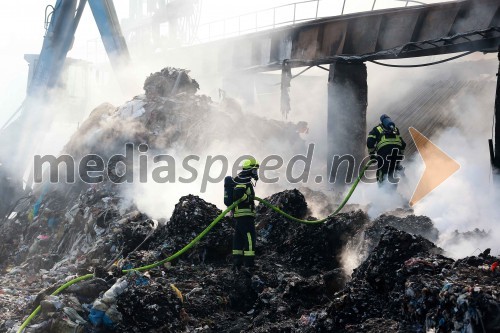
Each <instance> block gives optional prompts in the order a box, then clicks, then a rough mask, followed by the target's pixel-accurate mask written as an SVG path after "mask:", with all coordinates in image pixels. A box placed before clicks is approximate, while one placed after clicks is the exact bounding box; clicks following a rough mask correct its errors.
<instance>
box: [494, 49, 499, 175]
mask: <svg viewBox="0 0 500 333" xmlns="http://www.w3.org/2000/svg"><path fill="white" fill-rule="evenodd" d="M498 62H499V63H498V73H497V93H496V96H495V119H496V121H495V160H494V162H493V164H494V165H495V167H497V168H500V47H499V48H498Z"/></svg>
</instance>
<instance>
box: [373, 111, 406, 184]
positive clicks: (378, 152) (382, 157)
mask: <svg viewBox="0 0 500 333" xmlns="http://www.w3.org/2000/svg"><path fill="white" fill-rule="evenodd" d="M366 146H367V147H368V153H370V158H371V159H372V160H376V161H377V163H378V168H377V180H378V182H379V184H380V183H382V182H383V181H384V180H385V179H386V177H388V176H389V177H394V174H395V171H396V170H398V171H402V170H403V167H402V165H401V163H400V162H401V161H402V159H403V158H404V151H405V148H406V142H405V141H404V140H403V138H402V137H401V133H400V132H399V129H398V128H397V127H396V125H395V124H394V122H393V121H392V120H391V118H390V117H389V116H388V115H386V114H383V115H382V116H381V117H380V124H378V125H377V126H376V127H374V128H373V129H372V130H371V131H370V133H369V134H368V138H367V140H366ZM390 180H391V182H392V179H390Z"/></svg>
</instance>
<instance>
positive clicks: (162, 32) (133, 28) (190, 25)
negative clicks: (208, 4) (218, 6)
mask: <svg viewBox="0 0 500 333" xmlns="http://www.w3.org/2000/svg"><path fill="white" fill-rule="evenodd" d="M201 7H202V0H154V1H152V0H129V17H128V18H126V19H124V20H122V22H121V23H122V28H123V31H124V34H125V37H126V38H127V42H128V44H129V46H130V47H134V46H135V44H139V47H144V45H143V43H144V41H147V43H150V45H149V46H150V47H161V46H164V45H165V46H170V47H172V46H180V45H190V44H192V43H193V40H194V39H195V38H196V35H197V33H198V26H199V23H200V17H201Z"/></svg>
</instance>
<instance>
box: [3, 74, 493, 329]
mask: <svg viewBox="0 0 500 333" xmlns="http://www.w3.org/2000/svg"><path fill="white" fill-rule="evenodd" d="M197 89H198V84H197V83H196V81H194V80H193V79H191V78H190V77H189V76H188V75H187V71H183V70H179V69H172V68H167V69H164V70H162V71H161V72H159V73H155V74H152V76H150V77H149V78H148V79H147V80H146V83H145V91H146V94H145V95H142V96H137V97H136V98H134V100H132V101H130V102H128V103H127V104H125V105H124V106H121V107H119V108H114V107H112V106H111V105H109V104H105V105H102V106H101V107H99V108H98V109H96V110H95V111H94V112H93V113H92V115H91V116H90V118H89V119H88V120H87V121H86V122H85V123H84V124H83V125H82V126H81V127H80V129H79V131H78V132H77V133H76V134H75V135H74V136H73V137H72V139H71V141H70V142H69V143H68V144H67V145H66V148H65V151H66V152H68V153H71V154H72V155H73V156H75V158H78V157H81V156H84V155H85V154H87V153H94V154H102V155H101V156H103V157H106V156H108V157H109V156H110V155H112V154H116V153H121V152H122V150H121V149H123V147H124V145H125V143H127V142H132V143H137V144H140V143H147V144H148V145H149V147H150V148H151V149H159V150H160V149H161V150H162V151H164V152H169V149H174V147H176V148H179V147H182V148H183V149H186V151H192V152H194V151H196V150H199V151H200V150H202V149H203V147H204V146H206V142H212V140H222V141H224V140H226V141H227V140H228V138H229V137H230V136H231V133H225V132H223V131H220V130H216V129H217V128H221V127H220V125H221V122H223V123H224V128H231V127H233V128H238V131H240V132H241V133H240V134H241V137H240V138H238V139H236V140H237V141H238V140H241V142H238V143H235V144H240V143H241V145H242V146H244V142H245V140H250V141H252V144H257V145H262V147H266V144H267V143H268V142H267V141H272V140H278V139H279V140H282V141H283V140H289V142H290V144H291V145H294V144H295V145H301V144H303V141H301V140H300V136H299V135H298V132H297V130H296V127H295V126H294V125H293V124H289V123H282V122H272V121H267V120H265V119H261V118H258V117H255V118H254V119H253V122H252V128H251V129H250V128H246V127H241V126H236V125H238V124H242V123H244V121H241V119H242V118H241V117H243V113H241V111H239V110H235V111H234V112H232V113H230V112H228V111H227V110H226V111H223V112H221V111H220V110H218V109H217V106H216V105H215V104H214V103H212V102H211V101H210V99H209V98H208V97H204V96H198V95H196V91H197ZM270 128H271V129H272V130H270V131H268V132H269V133H271V132H272V133H274V134H275V135H276V137H275V138H268V137H266V136H259V135H257V134H256V133H254V132H253V131H254V130H257V129H258V130H260V129H264V130H266V129H267V130H269V129H270ZM231 139H234V138H233V137H231ZM200 143H201V144H200ZM271 146H272V145H271ZM295 147H297V146H295ZM111 171H112V170H108V172H111ZM112 176H113V174H112ZM114 176H117V175H116V174H115V175H114ZM306 194H307V195H306V197H308V198H316V199H311V202H312V204H313V205H315V206H316V207H315V208H316V209H315V211H316V212H317V211H322V209H323V211H325V212H327V213H330V212H331V210H332V208H335V207H332V206H331V205H330V202H329V201H328V200H327V199H325V197H323V196H322V195H321V194H320V193H315V192H313V191H309V192H306ZM179 197H180V199H179V201H178V203H177V204H176V205H175V209H174V210H173V212H172V215H171V217H170V218H169V219H168V221H167V220H155V219H152V218H151V217H150V216H148V215H147V214H146V213H144V212H141V211H139V210H138V209H137V207H136V206H134V204H133V203H130V202H129V201H128V200H127V198H125V197H124V196H123V192H122V191H121V188H120V186H119V184H115V183H113V182H110V181H108V180H106V181H104V182H102V183H100V184H94V185H88V184H84V183H78V184H74V185H61V184H58V185H42V186H41V187H40V188H38V189H37V190H36V191H35V193H34V194H33V195H32V196H30V197H27V198H26V199H25V200H22V201H20V202H19V205H18V206H17V207H16V209H15V214H14V215H13V217H11V218H10V219H7V220H5V221H3V222H2V223H1V224H0V286H1V287H0V308H1V309H2V311H0V333H4V332H9V333H12V332H16V331H17V329H18V328H19V325H20V324H21V322H22V321H23V320H24V319H26V318H27V316H28V315H29V314H30V313H31V312H32V311H33V310H34V309H35V308H36V307H37V306H38V305H40V306H41V311H40V314H39V316H38V317H37V318H36V319H35V320H34V321H33V322H32V323H31V325H30V326H29V327H28V328H27V329H26V331H25V332H30V333H66V332H68V333H69V332H78V333H84V332H92V333H93V332H95V333H99V332H131V333H132V332H133V333H135V332H241V331H244V332H331V331H334V332H382V331H383V332H424V331H427V330H428V329H432V328H435V329H436V332H451V331H452V330H455V331H467V330H468V329H471V328H473V329H474V330H475V331H481V329H482V330H483V331H484V332H498V331H499V323H498V318H500V313H499V309H500V301H499V295H498V290H500V288H499V287H500V286H499V284H500V283H499V281H500V280H499V276H498V274H499V273H498V268H497V269H493V270H492V269H491V267H493V266H492V265H493V263H494V262H495V261H498V258H495V257H493V256H491V255H490V254H489V253H487V252H484V253H482V254H481V255H480V256H477V257H469V258H465V259H462V260H458V261H454V260H452V259H449V258H446V257H445V256H443V253H442V251H441V250H440V249H439V248H437V247H436V246H435V245H434V244H433V243H432V242H433V241H435V240H436V239H437V236H438V235H437V230H436V229H435V228H434V225H433V223H432V221H431V220H429V219H428V218H426V217H422V216H414V215H411V214H402V215H401V216H395V215H391V214H388V215H382V216H380V217H379V218H377V219H376V220H374V221H371V220H370V218H369V217H368V215H367V214H366V213H365V212H363V211H362V210H359V209H358V210H357V209H355V207H354V206H353V207H351V209H349V210H346V211H345V212H343V213H341V214H338V215H336V216H334V217H330V218H329V219H328V221H327V222H325V223H323V224H316V225H306V224H299V223H296V222H292V221H289V220H287V219H286V218H284V217H283V216H281V215H280V214H278V213H276V212H274V211H273V210H271V209H269V208H267V207H265V206H261V205H259V206H258V208H257V216H256V223H257V225H258V230H257V248H256V253H257V262H256V264H257V267H256V270H255V272H253V273H252V272H248V271H245V270H241V271H235V270H233V268H232V267H231V264H230V259H231V248H232V246H231V243H232V233H233V230H232V227H233V225H232V219H231V218H230V217H226V218H224V219H222V220H221V222H220V223H219V224H218V225H217V226H215V227H214V229H212V231H211V232H210V233H209V234H208V235H207V236H206V237H205V238H203V239H202V241H201V242H200V243H198V244H197V245H195V246H194V247H193V248H192V249H191V250H190V251H188V252H186V253H185V254H183V255H181V256H180V257H178V258H177V259H176V260H175V261H173V262H168V263H165V264H164V265H160V266H158V267H155V268H152V269H150V270H148V271H143V272H139V271H135V270H132V268H137V267H141V266H144V265H148V264H151V263H153V262H156V261H159V260H162V259H164V258H166V257H168V256H170V255H172V254H173V253H175V252H176V251H178V250H179V249H181V248H182V247H183V246H185V245H186V244H188V243H189V242H190V241H192V240H193V238H195V237H196V236H197V235H198V234H199V233H200V232H201V231H202V230H203V229H205V228H206V227H207V226H208V225H209V224H210V222H212V221H213V220H214V219H215V217H216V216H218V215H219V214H220V213H221V210H220V209H219V208H217V207H216V206H215V205H213V204H211V203H209V202H206V201H205V200H203V199H201V198H199V197H197V196H195V195H184V196H182V194H179ZM267 200H268V201H270V202H271V203H272V204H274V205H276V206H278V207H279V208H280V209H282V210H283V211H285V212H287V213H288V214H291V215H292V216H295V217H298V218H302V219H304V218H305V219H308V220H310V221H314V220H316V218H315V217H313V216H311V215H312V213H311V211H310V209H309V208H310V207H311V203H308V202H307V201H306V198H305V197H304V194H303V193H301V191H299V190H286V191H282V192H279V193H275V194H273V195H272V196H270V197H269V198H267ZM322 206H325V207H322ZM347 248H349V249H351V254H352V255H353V256H355V257H357V259H358V260H359V261H360V265H359V267H357V268H356V269H355V270H354V272H353V273H352V276H351V275H350V274H346V270H345V269H344V268H345V267H343V264H344V261H343V257H344V255H345V250H346V249H347ZM84 274H94V277H93V278H92V279H89V280H87V281H83V282H79V283H77V284H74V285H72V286H71V287H69V288H68V289H66V290H65V291H64V292H62V293H61V294H58V295H57V296H51V294H52V293H53V292H54V291H55V290H56V289H57V288H58V287H59V286H61V285H62V284H64V283H66V282H68V281H70V280H72V279H73V278H75V277H77V276H82V275H84ZM477 328H480V329H479V330H477Z"/></svg>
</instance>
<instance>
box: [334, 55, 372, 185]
mask: <svg viewBox="0 0 500 333" xmlns="http://www.w3.org/2000/svg"><path fill="white" fill-rule="evenodd" d="M366 79H367V73H366V65H365V64H364V63H345V62H335V63H333V64H331V65H330V74H329V76H328V120H327V145H328V147H327V149H328V154H327V156H328V163H327V165H328V174H329V181H330V182H331V183H333V187H334V189H335V190H336V191H337V190H339V191H342V190H344V189H345V187H346V186H345V185H346V183H345V179H346V175H347V176H349V174H350V175H352V177H353V179H354V178H355V177H356V176H357V175H358V172H359V164H360V163H361V161H362V160H363V158H364V157H365V156H366V107H367V105H368V85H367V81H366ZM346 154H348V155H351V156H353V157H354V163H351V162H352V158H350V159H349V160H350V161H351V162H349V163H351V164H353V165H351V166H349V167H348V166H347V164H348V162H343V163H341V164H340V167H339V168H336V165H337V163H333V158H334V156H336V155H337V156H342V155H346ZM332 165H333V166H334V168H333V169H332ZM348 171H350V172H348Z"/></svg>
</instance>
